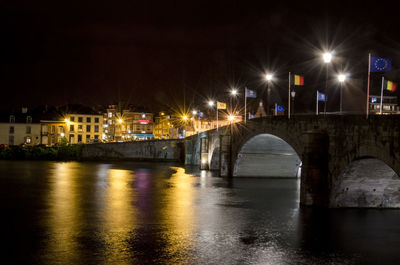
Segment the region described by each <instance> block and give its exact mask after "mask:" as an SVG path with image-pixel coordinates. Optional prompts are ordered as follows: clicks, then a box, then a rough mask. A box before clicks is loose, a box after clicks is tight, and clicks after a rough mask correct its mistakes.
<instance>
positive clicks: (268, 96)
mask: <svg viewBox="0 0 400 265" xmlns="http://www.w3.org/2000/svg"><path fill="white" fill-rule="evenodd" d="M272 78H274V75H273V74H272V73H268V74H266V75H265V80H267V102H266V103H267V104H266V105H267V115H268V114H269V102H270V96H271V88H270V87H269V83H270V82H271V80H272Z"/></svg>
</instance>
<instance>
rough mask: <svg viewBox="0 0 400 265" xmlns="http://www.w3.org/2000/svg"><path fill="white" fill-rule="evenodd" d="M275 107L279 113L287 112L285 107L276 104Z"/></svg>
mask: <svg viewBox="0 0 400 265" xmlns="http://www.w3.org/2000/svg"><path fill="white" fill-rule="evenodd" d="M275 106H276V111H279V112H284V111H285V108H284V107H282V106H279V105H278V104H276V105H275Z"/></svg>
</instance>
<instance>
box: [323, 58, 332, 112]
mask: <svg viewBox="0 0 400 265" xmlns="http://www.w3.org/2000/svg"><path fill="white" fill-rule="evenodd" d="M332 57H333V55H332V52H331V51H328V52H325V53H323V54H322V60H323V61H324V63H325V65H326V76H325V93H328V76H329V64H330V63H331V61H332ZM325 112H326V111H325Z"/></svg>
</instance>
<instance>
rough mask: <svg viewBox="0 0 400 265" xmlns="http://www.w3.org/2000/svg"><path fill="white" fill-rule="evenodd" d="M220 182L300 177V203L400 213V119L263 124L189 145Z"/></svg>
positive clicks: (191, 157)
mask: <svg viewBox="0 0 400 265" xmlns="http://www.w3.org/2000/svg"><path fill="white" fill-rule="evenodd" d="M185 164H192V165H199V166H200V167H201V168H202V169H210V170H218V171H219V173H220V175H221V176H269V177H300V178H301V184H300V185H301V187H300V203H301V204H302V205H315V206H331V207H396V208H397V207H400V178H399V175H400V116H397V115H390V116H389V115H388V116H378V115H377V116H371V117H370V118H369V119H366V118H365V116H355V115H354V116H339V115H338V116H330V115H329V116H321V115H320V116H314V115H309V116H307V115H304V116H295V117H292V118H291V119H290V120H288V119H287V118H286V117H268V118H258V119H252V120H249V121H247V123H246V124H243V123H236V124H233V125H232V126H226V127H221V128H219V129H218V131H217V130H210V131H207V132H203V133H200V134H198V135H194V136H191V137H188V138H186V139H185Z"/></svg>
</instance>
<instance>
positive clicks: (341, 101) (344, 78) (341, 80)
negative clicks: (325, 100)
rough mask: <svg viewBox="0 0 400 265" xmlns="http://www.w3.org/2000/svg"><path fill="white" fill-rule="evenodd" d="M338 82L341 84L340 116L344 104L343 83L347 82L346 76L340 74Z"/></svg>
mask: <svg viewBox="0 0 400 265" xmlns="http://www.w3.org/2000/svg"><path fill="white" fill-rule="evenodd" d="M338 80H339V82H340V114H342V104H343V91H342V90H343V83H344V82H345V81H346V75H345V74H339V75H338Z"/></svg>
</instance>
